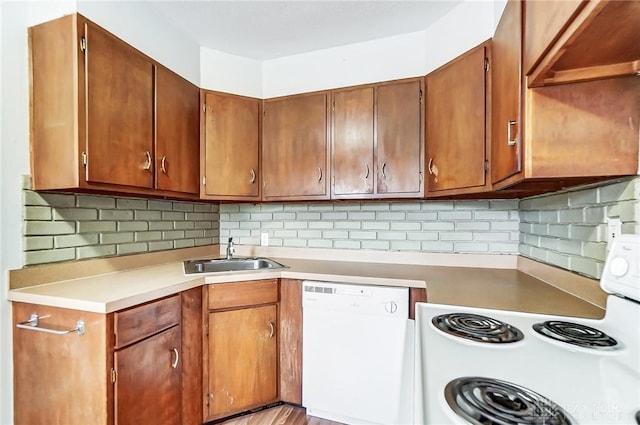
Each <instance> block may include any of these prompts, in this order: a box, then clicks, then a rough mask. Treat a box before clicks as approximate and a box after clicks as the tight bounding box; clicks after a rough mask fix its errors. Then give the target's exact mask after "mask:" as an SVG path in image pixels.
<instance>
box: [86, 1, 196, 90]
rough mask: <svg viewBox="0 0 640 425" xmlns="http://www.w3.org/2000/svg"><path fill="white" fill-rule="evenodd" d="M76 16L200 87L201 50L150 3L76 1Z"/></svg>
mask: <svg viewBox="0 0 640 425" xmlns="http://www.w3.org/2000/svg"><path fill="white" fill-rule="evenodd" d="M78 12H79V13H81V14H83V15H84V16H86V17H87V18H89V19H91V20H92V21H93V22H95V23H96V24H98V25H100V26H102V27H103V28H105V29H107V30H108V31H110V32H112V33H113V34H115V35H117V36H118V37H120V38H121V39H123V40H124V41H126V42H127V43H129V44H131V45H132V46H134V47H135V48H136V49H138V50H140V51H141V52H143V53H145V54H146V55H148V56H150V57H152V58H153V59H155V60H156V61H158V62H160V63H161V64H163V65H164V66H166V67H167V68H169V69H171V70H172V71H174V72H176V73H178V74H180V75H181V76H182V77H184V78H186V79H187V80H189V81H191V82H192V83H193V84H195V85H197V86H200V46H199V45H198V43H196V42H195V41H193V40H192V39H191V38H189V37H188V36H186V35H185V34H184V33H183V32H182V31H179V30H177V29H175V28H174V27H173V26H172V25H171V24H170V23H169V22H168V21H167V20H166V19H165V18H164V17H163V16H161V15H160V14H159V13H158V12H157V11H156V9H155V8H154V7H153V5H152V4H151V3H150V2H144V1H95V0H94V1H91V0H78Z"/></svg>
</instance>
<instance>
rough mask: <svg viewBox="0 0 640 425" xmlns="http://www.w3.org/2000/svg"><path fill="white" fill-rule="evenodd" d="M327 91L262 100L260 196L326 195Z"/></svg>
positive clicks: (278, 197)
mask: <svg viewBox="0 0 640 425" xmlns="http://www.w3.org/2000/svg"><path fill="white" fill-rule="evenodd" d="M328 116H329V114H328V93H327V92H321V93H311V94H303V95H297V96H291V97H286V98H278V99H271V100H265V101H264V120H263V138H262V164H263V166H262V169H263V199H264V200H287V199H295V200H313V199H329V178H330V176H329V170H328V165H329V137H328V136H329V131H328V127H329V125H328Z"/></svg>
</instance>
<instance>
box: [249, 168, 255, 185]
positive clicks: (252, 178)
mask: <svg viewBox="0 0 640 425" xmlns="http://www.w3.org/2000/svg"><path fill="white" fill-rule="evenodd" d="M249 174H250V175H251V178H250V179H249V183H250V184H254V183H255V182H256V172H255V171H253V168H252V169H251V170H250V171H249Z"/></svg>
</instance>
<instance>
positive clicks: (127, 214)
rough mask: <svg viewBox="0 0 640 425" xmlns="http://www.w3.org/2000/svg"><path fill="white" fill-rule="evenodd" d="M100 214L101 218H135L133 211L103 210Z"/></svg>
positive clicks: (123, 219) (126, 219)
mask: <svg viewBox="0 0 640 425" xmlns="http://www.w3.org/2000/svg"><path fill="white" fill-rule="evenodd" d="M98 216H99V217H100V220H118V221H130V220H133V211H130V210H124V211H120V210H101V211H100V214H99V215H98Z"/></svg>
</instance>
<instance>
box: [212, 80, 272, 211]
mask: <svg viewBox="0 0 640 425" xmlns="http://www.w3.org/2000/svg"><path fill="white" fill-rule="evenodd" d="M204 104H205V113H204V127H203V128H204V135H203V145H202V149H203V152H202V155H203V175H204V176H205V179H206V180H205V184H204V185H203V186H202V197H203V198H207V199H239V200H242V199H245V200H250V199H253V200H259V198H260V168H259V165H260V158H259V153H260V143H259V142H260V101H259V100H258V99H252V98H248V97H242V96H234V95H229V94H224V93H215V92H208V91H207V92H204Z"/></svg>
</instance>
